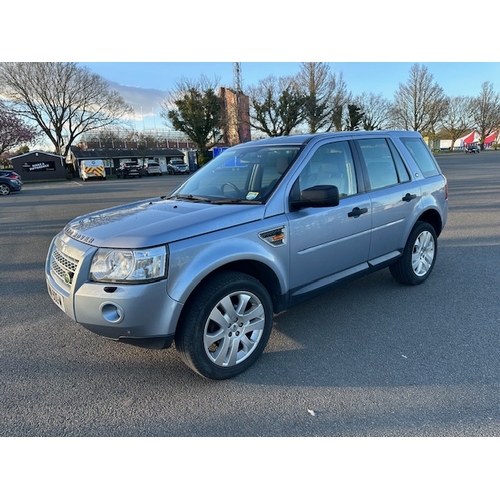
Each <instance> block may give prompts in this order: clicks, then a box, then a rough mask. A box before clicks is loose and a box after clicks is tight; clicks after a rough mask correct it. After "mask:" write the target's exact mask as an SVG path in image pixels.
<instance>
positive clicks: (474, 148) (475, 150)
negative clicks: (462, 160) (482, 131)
mask: <svg viewBox="0 0 500 500" xmlns="http://www.w3.org/2000/svg"><path fill="white" fill-rule="evenodd" d="M480 151H481V150H480V149H479V146H478V145H477V144H469V145H468V146H467V147H466V148H465V152H466V153H479V152H480Z"/></svg>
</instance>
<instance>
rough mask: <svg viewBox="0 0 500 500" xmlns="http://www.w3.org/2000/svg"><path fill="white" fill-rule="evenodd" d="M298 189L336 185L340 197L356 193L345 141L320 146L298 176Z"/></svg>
mask: <svg viewBox="0 0 500 500" xmlns="http://www.w3.org/2000/svg"><path fill="white" fill-rule="evenodd" d="M299 183H300V190H303V189H307V188H309V187H311V186H318V185H330V186H337V187H338V189H339V194H340V197H341V198H342V197H345V196H350V195H352V194H355V193H357V184H356V175H355V171H354V163H353V160H352V154H351V148H350V147H349V144H348V142H347V141H342V142H333V143H329V144H325V145H323V146H320V147H319V148H318V149H317V151H316V152H315V153H314V155H313V156H312V158H311V160H310V161H309V162H308V163H307V165H306V166H305V167H304V170H303V171H302V173H301V174H300V176H299Z"/></svg>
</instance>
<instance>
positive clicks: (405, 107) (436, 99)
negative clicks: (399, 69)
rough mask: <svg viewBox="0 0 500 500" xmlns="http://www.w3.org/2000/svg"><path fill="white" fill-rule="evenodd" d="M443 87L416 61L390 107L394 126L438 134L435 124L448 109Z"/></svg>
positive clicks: (400, 85)
mask: <svg viewBox="0 0 500 500" xmlns="http://www.w3.org/2000/svg"><path fill="white" fill-rule="evenodd" d="M446 104H447V101H446V97H445V95H444V91H443V89H442V88H441V87H440V86H439V85H438V84H437V83H435V82H434V77H433V76H432V74H431V73H430V72H429V70H428V68H427V67H426V66H423V65H420V64H414V65H413V66H412V67H411V69H410V76H409V78H408V81H407V82H406V84H403V83H400V84H399V88H398V90H397V91H396V93H395V95H394V103H393V107H392V109H391V118H392V123H393V126H394V127H395V128H402V129H405V130H416V131H418V132H420V133H422V134H430V135H431V136H432V135H435V128H436V125H437V123H438V121H439V119H440V117H441V115H442V114H443V111H444V110H445V108H446Z"/></svg>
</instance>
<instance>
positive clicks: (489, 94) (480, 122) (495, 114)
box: [472, 82, 500, 149]
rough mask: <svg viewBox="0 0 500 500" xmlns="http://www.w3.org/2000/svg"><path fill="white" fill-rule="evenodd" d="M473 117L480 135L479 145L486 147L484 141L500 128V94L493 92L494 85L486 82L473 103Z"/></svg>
mask: <svg viewBox="0 0 500 500" xmlns="http://www.w3.org/2000/svg"><path fill="white" fill-rule="evenodd" d="M472 117H473V119H474V124H475V126H476V129H477V131H478V133H479V136H480V139H479V144H480V146H481V149H482V148H483V147H484V140H485V139H486V137H487V136H488V135H489V134H491V133H492V132H493V131H495V130H498V128H499V126H500V94H499V93H498V92H495V91H494V90H493V84H492V83H490V82H484V83H483V84H482V86H481V92H480V93H479V95H478V96H477V97H476V98H474V99H473V101H472Z"/></svg>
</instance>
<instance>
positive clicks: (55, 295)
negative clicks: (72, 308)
mask: <svg viewBox="0 0 500 500" xmlns="http://www.w3.org/2000/svg"><path fill="white" fill-rule="evenodd" d="M47 290H48V291H49V295H50V298H51V299H52V300H53V301H54V304H55V305H56V306H57V307H59V308H60V309H61V310H63V311H64V312H66V310H65V309H64V300H63V297H62V295H61V294H60V293H59V292H57V291H56V290H54V289H53V288H52V286H51V285H50V283H49V282H48V281H47Z"/></svg>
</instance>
